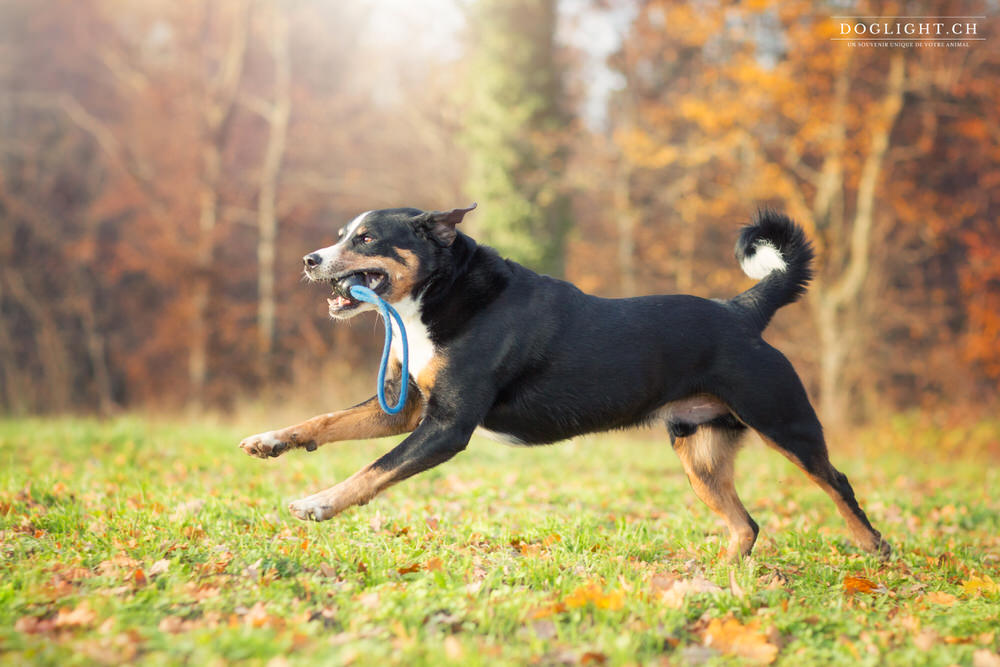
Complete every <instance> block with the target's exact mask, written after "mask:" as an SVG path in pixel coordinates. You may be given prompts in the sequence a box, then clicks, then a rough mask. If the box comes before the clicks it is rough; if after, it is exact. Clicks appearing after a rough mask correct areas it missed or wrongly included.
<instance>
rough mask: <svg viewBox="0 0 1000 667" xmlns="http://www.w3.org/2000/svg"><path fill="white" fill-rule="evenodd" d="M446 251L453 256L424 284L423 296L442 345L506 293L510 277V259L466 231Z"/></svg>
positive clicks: (433, 330) (424, 310)
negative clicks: (472, 237) (484, 244)
mask: <svg viewBox="0 0 1000 667" xmlns="http://www.w3.org/2000/svg"><path fill="white" fill-rule="evenodd" d="M445 252H448V253H449V254H450V258H449V259H448V260H447V261H445V262H442V264H443V267H444V268H443V269H442V270H439V271H436V272H435V273H434V275H432V276H431V278H430V279H429V280H428V281H427V282H426V283H425V284H424V285H423V286H422V288H421V291H420V299H419V300H420V311H421V319H422V320H423V322H424V323H425V324H427V326H428V328H429V330H430V334H431V337H432V338H433V339H434V342H435V343H437V344H439V345H440V344H443V343H445V342H447V341H448V340H450V339H451V338H453V337H455V336H456V335H458V333H459V332H460V331H461V330H462V329H463V328H464V325H465V323H466V322H468V321H469V320H470V319H471V318H472V316H473V315H475V313H477V312H478V311H480V310H482V309H483V308H485V307H487V306H488V305H489V304H490V303H492V302H493V301H494V300H495V299H496V298H497V297H498V296H499V295H500V293H501V292H503V290H504V289H505V288H506V287H507V283H508V282H509V279H510V267H509V266H508V265H507V262H506V261H505V260H503V259H501V258H500V256H499V255H498V254H497V253H496V251H495V250H493V249H492V248H489V247H487V246H481V245H479V244H478V243H476V242H475V241H474V240H472V239H471V238H469V237H468V236H466V235H465V234H462V233H459V234H458V236H457V237H456V238H455V241H454V243H452V245H451V246H450V247H449V248H448V249H447V250H446V251H445Z"/></svg>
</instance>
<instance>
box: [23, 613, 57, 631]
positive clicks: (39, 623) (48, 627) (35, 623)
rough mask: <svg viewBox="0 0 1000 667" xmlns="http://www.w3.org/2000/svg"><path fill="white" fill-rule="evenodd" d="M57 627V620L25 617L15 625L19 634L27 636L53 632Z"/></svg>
mask: <svg viewBox="0 0 1000 667" xmlns="http://www.w3.org/2000/svg"><path fill="white" fill-rule="evenodd" d="M55 627H56V620H55V618H39V617H37V616H23V617H21V618H19V619H17V621H16V622H15V623H14V629H15V630H16V631H17V632H23V633H24V634H27V635H40V634H44V633H46V632H51V631H52V630H54V629H55Z"/></svg>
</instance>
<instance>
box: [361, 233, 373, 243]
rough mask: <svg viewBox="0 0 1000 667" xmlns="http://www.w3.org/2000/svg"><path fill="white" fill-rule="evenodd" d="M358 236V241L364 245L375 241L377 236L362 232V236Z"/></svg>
mask: <svg viewBox="0 0 1000 667" xmlns="http://www.w3.org/2000/svg"><path fill="white" fill-rule="evenodd" d="M357 238H358V243H360V244H362V245H367V244H369V243H372V242H373V241H375V237H374V236H372V235H371V234H362V235H361V236H359V237H357Z"/></svg>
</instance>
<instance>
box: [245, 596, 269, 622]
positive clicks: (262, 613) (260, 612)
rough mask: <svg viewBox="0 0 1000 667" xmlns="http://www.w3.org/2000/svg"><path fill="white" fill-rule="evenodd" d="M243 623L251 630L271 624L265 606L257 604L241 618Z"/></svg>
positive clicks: (260, 603) (261, 603)
mask: <svg viewBox="0 0 1000 667" xmlns="http://www.w3.org/2000/svg"><path fill="white" fill-rule="evenodd" d="M243 621H244V622H245V623H246V624H247V625H249V626H250V627H251V628H263V627H265V626H267V625H270V623H271V615H270V614H268V613H267V605H265V604H264V603H263V602H257V603H256V604H254V606H253V607H251V608H250V610H249V611H247V613H246V614H245V615H244V616H243Z"/></svg>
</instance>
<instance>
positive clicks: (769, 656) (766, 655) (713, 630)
mask: <svg viewBox="0 0 1000 667" xmlns="http://www.w3.org/2000/svg"><path fill="white" fill-rule="evenodd" d="M704 637H705V646H707V647H710V648H714V649H717V650H719V651H722V652H723V653H729V654H730V655H736V656H739V657H741V658H743V659H745V660H749V661H751V662H755V663H759V664H762V665H769V664H771V663H772V662H774V660H775V658H777V657H778V647H777V646H775V645H774V644H772V643H771V642H770V641H768V637H767V634H766V633H765V632H764V631H762V630H761V629H760V621H758V620H753V621H751V622H750V623H748V624H747V625H743V624H742V623H740V622H739V621H738V620H736V619H735V618H726V619H718V618H713V619H712V620H711V621H709V623H708V627H706V628H705V634H704Z"/></svg>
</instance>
